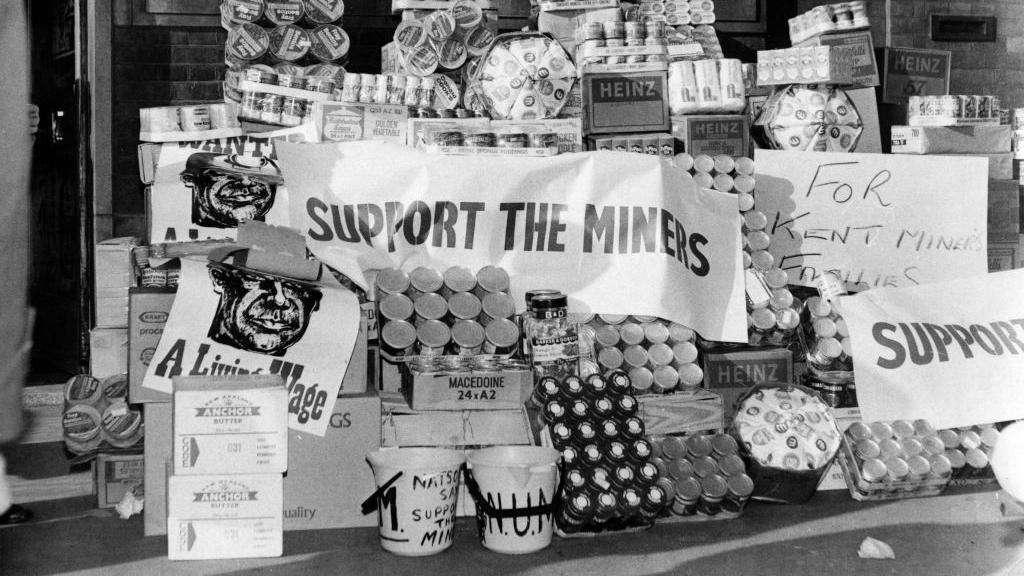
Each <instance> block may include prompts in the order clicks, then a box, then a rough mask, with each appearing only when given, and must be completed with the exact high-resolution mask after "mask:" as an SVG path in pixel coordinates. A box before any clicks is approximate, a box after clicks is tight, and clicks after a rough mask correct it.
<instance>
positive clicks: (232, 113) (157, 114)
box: [139, 103, 241, 139]
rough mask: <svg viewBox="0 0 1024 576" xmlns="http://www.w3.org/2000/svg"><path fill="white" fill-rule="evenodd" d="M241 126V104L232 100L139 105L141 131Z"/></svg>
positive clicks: (194, 129) (195, 130)
mask: <svg viewBox="0 0 1024 576" xmlns="http://www.w3.org/2000/svg"><path fill="white" fill-rule="evenodd" d="M240 126H241V125H240V124H239V123H238V108H237V107H236V106H235V104H233V103H224V104H199V105H194V106H160V107H156V108H140V109H139V132H140V133H149V134H165V133H168V132H191V133H194V132H205V131H207V130H224V129H227V128H240ZM193 136H194V134H193ZM143 139H144V138H143Z"/></svg>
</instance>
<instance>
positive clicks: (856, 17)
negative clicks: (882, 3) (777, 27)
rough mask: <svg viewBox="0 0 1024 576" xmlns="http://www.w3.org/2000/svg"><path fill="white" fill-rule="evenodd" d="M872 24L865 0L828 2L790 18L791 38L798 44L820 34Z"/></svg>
mask: <svg viewBox="0 0 1024 576" xmlns="http://www.w3.org/2000/svg"><path fill="white" fill-rule="evenodd" d="M870 26H871V20H870V19H869V18H868V13H867V6H866V4H865V3H864V0H855V1H854V2H839V3H837V4H826V5H824V6H815V7H814V8H812V9H811V10H809V11H807V12H804V13H803V14H799V15H797V16H796V17H794V18H790V19H789V40H790V42H791V43H793V44H798V43H800V42H803V41H804V40H806V39H808V38H812V37H814V36H817V35H819V34H826V33H828V32H835V31H838V30H852V29H857V28H868V27H870Z"/></svg>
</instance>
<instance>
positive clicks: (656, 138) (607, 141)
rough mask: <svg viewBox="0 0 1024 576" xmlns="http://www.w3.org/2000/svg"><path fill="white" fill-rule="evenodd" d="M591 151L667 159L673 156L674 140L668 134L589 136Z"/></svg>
mask: <svg viewBox="0 0 1024 576" xmlns="http://www.w3.org/2000/svg"><path fill="white" fill-rule="evenodd" d="M590 147H591V149H592V150H610V151H615V152H633V153H635V154H650V155H652V156H661V157H662V158H665V159H669V158H672V157H673V156H674V155H675V148H676V139H675V136H673V135H671V134H668V133H651V132H647V133H643V134H608V135H602V136H591V137H590Z"/></svg>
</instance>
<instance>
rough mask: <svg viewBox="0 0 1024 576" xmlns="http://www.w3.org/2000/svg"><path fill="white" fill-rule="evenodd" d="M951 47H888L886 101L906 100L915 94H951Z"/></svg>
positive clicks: (883, 97)
mask: <svg viewBox="0 0 1024 576" xmlns="http://www.w3.org/2000/svg"><path fill="white" fill-rule="evenodd" d="M950 60H951V56H950V52H949V50H922V49H918V48H886V49H885V81H884V84H885V90H884V91H883V93H882V102H885V103H887V104H906V103H907V102H909V101H910V97H911V96H939V95H942V94H949V66H950Z"/></svg>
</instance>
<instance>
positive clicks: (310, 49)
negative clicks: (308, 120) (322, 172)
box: [221, 0, 350, 116]
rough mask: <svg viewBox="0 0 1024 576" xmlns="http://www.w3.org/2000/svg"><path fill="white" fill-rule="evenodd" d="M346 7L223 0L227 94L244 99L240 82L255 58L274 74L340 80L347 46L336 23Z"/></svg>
mask: <svg viewBox="0 0 1024 576" xmlns="http://www.w3.org/2000/svg"><path fill="white" fill-rule="evenodd" d="M344 12H345V4H344V2H343V1H342V0H280V1H274V2H269V1H265V0H222V2H221V24H222V25H223V27H224V28H225V29H226V30H227V31H228V38H227V42H226V45H225V61H226V63H227V65H228V70H227V72H226V73H225V75H224V95H225V97H226V98H228V99H230V100H233V101H235V102H241V101H242V97H243V95H242V93H241V91H240V90H239V88H238V85H239V82H240V81H241V80H243V79H245V73H246V68H248V67H250V66H253V65H257V64H262V65H264V66H266V68H267V70H270V71H271V72H274V73H277V74H283V75H287V76H306V77H309V76H324V77H328V78H332V79H333V82H335V83H337V82H339V81H340V80H341V76H340V73H343V72H344V70H343V69H342V68H341V65H342V64H344V62H345V61H346V60H347V59H348V52H349V47H350V41H349V37H348V34H347V33H346V32H345V31H344V30H343V29H342V28H341V26H340V23H341V17H342V15H343V14H344ZM269 83H274V82H269ZM311 89H314V90H315V89H316V88H311ZM332 89H333V88H332ZM328 91H329V90H328ZM292 116H294V114H292Z"/></svg>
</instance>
